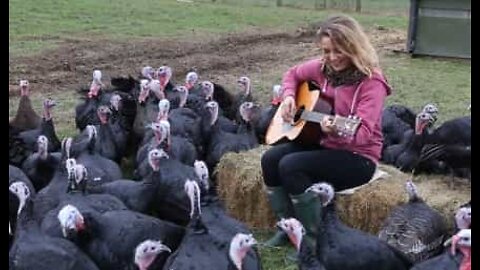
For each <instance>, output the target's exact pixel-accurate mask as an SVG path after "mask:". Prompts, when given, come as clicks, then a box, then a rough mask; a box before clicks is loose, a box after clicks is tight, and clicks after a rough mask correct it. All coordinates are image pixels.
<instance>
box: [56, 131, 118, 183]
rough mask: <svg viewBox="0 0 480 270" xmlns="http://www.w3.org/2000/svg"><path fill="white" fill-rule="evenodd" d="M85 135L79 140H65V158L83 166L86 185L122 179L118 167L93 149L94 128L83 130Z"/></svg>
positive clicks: (95, 136) (95, 134)
mask: <svg viewBox="0 0 480 270" xmlns="http://www.w3.org/2000/svg"><path fill="white" fill-rule="evenodd" d="M85 131H87V132H86V134H82V135H81V136H79V137H81V138H78V139H77V138H75V139H73V140H72V138H67V139H65V141H66V143H65V145H66V149H68V150H69V151H68V153H67V156H68V157H71V158H75V159H76V161H77V163H81V164H83V165H84V166H85V167H86V168H87V170H88V178H89V181H88V185H89V186H95V185H101V184H103V183H107V182H111V181H114V180H117V179H121V178H122V171H121V169H120V166H119V165H118V164H117V163H116V162H115V161H112V160H110V159H108V158H106V157H103V156H101V155H100V154H98V153H97V152H96V151H95V150H92V149H93V148H94V145H95V142H96V140H97V136H98V135H97V134H98V133H97V131H96V128H95V127H94V126H90V125H89V126H87V127H86V128H85Z"/></svg>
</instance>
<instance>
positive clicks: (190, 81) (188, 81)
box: [184, 71, 199, 92]
mask: <svg viewBox="0 0 480 270" xmlns="http://www.w3.org/2000/svg"><path fill="white" fill-rule="evenodd" d="M197 82H198V74H197V73H196V72H195V71H190V72H188V73H187V75H185V84H184V86H185V88H187V90H188V91H189V92H191V91H198V88H199V85H198V84H197Z"/></svg>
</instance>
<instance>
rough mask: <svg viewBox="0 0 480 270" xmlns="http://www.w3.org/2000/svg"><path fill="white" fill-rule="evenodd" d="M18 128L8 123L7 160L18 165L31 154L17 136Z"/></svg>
mask: <svg viewBox="0 0 480 270" xmlns="http://www.w3.org/2000/svg"><path fill="white" fill-rule="evenodd" d="M19 133H20V130H19V129H17V128H15V127H13V126H12V125H9V128H8V162H9V164H11V165H14V166H17V167H20V166H22V163H23V162H24V161H25V159H27V157H28V156H29V155H30V154H31V151H30V150H29V149H28V148H27V145H26V144H25V142H24V141H23V140H22V139H21V138H19V137H18V134H19Z"/></svg>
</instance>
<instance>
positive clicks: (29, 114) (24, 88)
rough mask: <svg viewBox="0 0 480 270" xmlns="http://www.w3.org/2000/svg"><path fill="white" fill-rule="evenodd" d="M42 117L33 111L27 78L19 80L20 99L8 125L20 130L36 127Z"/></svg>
mask: <svg viewBox="0 0 480 270" xmlns="http://www.w3.org/2000/svg"><path fill="white" fill-rule="evenodd" d="M41 122H42V118H41V117H40V116H39V115H38V114H37V113H36V112H35V110H34V109H33V107H32V101H31V100H30V84H29V82H28V81H27V80H20V100H19V102H18V108H17V113H16V115H15V117H14V118H13V119H12V120H11V121H10V125H11V126H12V127H15V128H16V129H18V130H19V131H20V132H21V131H25V130H30V129H36V128H38V127H39V126H40V123H41Z"/></svg>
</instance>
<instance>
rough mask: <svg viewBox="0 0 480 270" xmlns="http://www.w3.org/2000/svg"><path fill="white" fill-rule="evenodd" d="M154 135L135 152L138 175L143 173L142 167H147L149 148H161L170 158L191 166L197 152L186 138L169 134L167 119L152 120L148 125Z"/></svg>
mask: <svg viewBox="0 0 480 270" xmlns="http://www.w3.org/2000/svg"><path fill="white" fill-rule="evenodd" d="M150 127H151V128H152V130H153V132H154V137H153V138H151V139H150V142H148V143H147V144H145V145H143V146H142V147H141V148H140V149H139V150H138V153H137V164H139V166H138V172H139V174H138V175H139V176H142V175H143V171H144V170H143V169H142V168H144V167H147V163H146V157H147V153H148V152H149V151H150V150H151V149H163V150H164V151H165V152H166V153H167V154H168V155H169V157H170V158H171V159H175V160H178V161H180V162H182V163H184V164H186V165H189V166H193V162H194V161H195V160H196V159H197V157H198V154H197V150H196V148H195V146H194V145H193V144H192V143H191V142H190V141H189V140H188V139H186V138H183V137H179V136H171V134H170V123H169V122H168V121H167V120H161V121H159V122H154V123H152V124H151V125H150Z"/></svg>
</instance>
